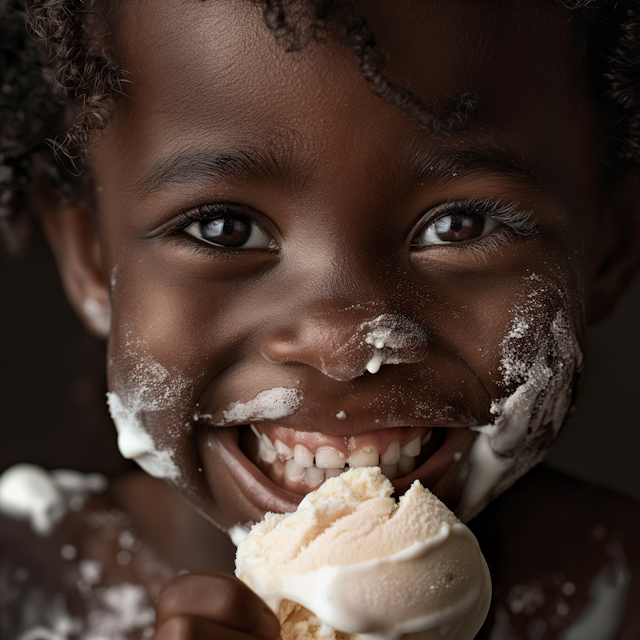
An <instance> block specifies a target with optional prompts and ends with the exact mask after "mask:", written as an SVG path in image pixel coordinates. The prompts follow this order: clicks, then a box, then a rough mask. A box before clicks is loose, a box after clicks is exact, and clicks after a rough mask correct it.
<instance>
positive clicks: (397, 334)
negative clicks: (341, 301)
mask: <svg viewBox="0 0 640 640" xmlns="http://www.w3.org/2000/svg"><path fill="white" fill-rule="evenodd" d="M356 306H358V305H356ZM429 342H430V341H429V336H428V332H427V330H426V328H425V327H423V326H422V325H420V324H419V323H417V322H416V321H415V320H413V319H411V318H409V317H408V316H406V315H404V314H401V313H395V312H384V313H379V314H378V315H376V314H375V313H363V312H362V311H361V310H359V309H357V308H354V307H351V308H347V309H341V310H338V309H336V310H334V311H328V310H326V311H324V312H318V313H315V314H310V315H308V316H307V317H306V318H299V320H298V322H297V324H296V326H294V327H289V328H286V329H280V330H278V331H275V332H274V333H272V334H271V335H270V336H269V337H268V338H267V339H266V340H265V342H264V343H263V345H262V355H263V356H264V357H265V358H266V359H267V360H269V361H270V362H274V363H278V364H304V365H308V366H311V367H314V368H316V369H318V370H319V371H322V373H324V374H325V375H327V376H329V377H331V378H333V379H335V380H340V381H348V380H353V379H355V378H358V377H360V376H361V375H363V374H364V373H365V372H367V371H368V372H369V373H370V374H374V373H377V372H378V370H379V369H380V367H381V366H383V365H390V364H401V363H415V362H420V361H421V360H423V359H424V358H425V357H426V356H427V352H428V349H429Z"/></svg>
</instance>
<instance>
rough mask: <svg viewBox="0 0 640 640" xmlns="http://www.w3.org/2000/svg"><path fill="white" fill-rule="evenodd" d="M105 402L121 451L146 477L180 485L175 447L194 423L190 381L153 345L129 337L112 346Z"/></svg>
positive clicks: (116, 338) (115, 339)
mask: <svg viewBox="0 0 640 640" xmlns="http://www.w3.org/2000/svg"><path fill="white" fill-rule="evenodd" d="M108 373H109V388H110V391H109V393H108V394H107V402H108V405H109V411H110V413H111V417H112V418H113V421H114V424H115V425H116V429H117V431H118V448H119V449H120V452H121V453H122V455H123V456H124V457H125V458H129V459H132V460H135V461H136V462H137V463H138V464H139V465H140V466H141V467H142V468H143V469H144V470H145V471H147V473H149V474H150V475H152V476H154V477H157V478H164V479H167V480H169V481H172V482H174V483H178V482H179V481H180V480H181V473H180V467H179V464H178V461H177V459H176V446H175V445H176V444H177V443H178V442H179V441H180V440H181V439H182V436H183V434H184V432H185V431H189V430H190V428H191V427H190V421H189V420H188V419H187V416H185V415H184V414H185V408H186V407H188V406H189V398H190V395H191V387H192V385H191V381H190V380H189V378H187V377H186V376H185V375H184V374H182V373H181V372H180V371H178V370H176V369H171V368H168V367H166V366H164V365H163V364H161V363H160V362H159V361H157V360H156V359H155V358H154V357H153V356H152V355H151V351H150V348H149V345H148V344H147V343H146V342H145V341H144V340H143V339H141V338H134V337H133V334H132V333H130V332H126V331H125V332H124V335H121V334H117V335H115V336H114V337H113V339H112V340H111V341H110V346H109V371H108Z"/></svg>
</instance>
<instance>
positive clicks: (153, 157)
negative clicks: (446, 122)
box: [98, 0, 591, 179]
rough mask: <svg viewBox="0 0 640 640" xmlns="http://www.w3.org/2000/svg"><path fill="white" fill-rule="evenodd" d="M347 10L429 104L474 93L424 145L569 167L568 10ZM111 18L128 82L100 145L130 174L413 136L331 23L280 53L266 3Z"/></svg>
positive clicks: (394, 75)
mask: <svg viewBox="0 0 640 640" xmlns="http://www.w3.org/2000/svg"><path fill="white" fill-rule="evenodd" d="M356 10H357V13H358V15H359V16H362V17H364V18H365V19H366V21H367V23H368V24H369V25H370V27H371V29H372V30H373V31H374V32H375V34H376V37H377V40H378V46H379V48H380V50H381V51H382V52H383V53H384V54H385V56H386V59H387V61H388V65H387V67H386V69H385V75H387V76H388V77H389V78H391V79H392V80H393V82H394V83H395V84H396V85H399V86H401V87H402V88H404V89H407V90H409V91H411V92H413V93H414V94H415V95H416V96H417V97H418V98H419V99H420V101H422V102H423V103H424V104H425V105H427V106H428V107H430V108H431V109H433V110H434V111H435V112H438V111H440V110H442V109H444V108H445V107H446V105H447V104H448V103H449V102H450V100H451V98H452V97H454V96H456V95H459V94H460V93H461V92H473V93H475V94H477V95H478V96H479V99H480V110H479V113H478V116H477V117H476V118H475V119H474V121H473V122H472V123H470V127H469V130H468V131H467V132H465V133H463V134H459V135H456V136H453V137H448V138H446V139H444V140H442V139H434V138H433V136H431V135H430V134H429V132H424V131H418V133H419V135H420V136H422V137H424V138H425V140H426V142H427V144H430V145H432V146H438V147H439V148H445V147H446V148H447V149H449V150H451V149H457V148H467V147H469V146H470V145H474V144H475V145H477V146H479V147H487V146H491V147H494V148H496V149H498V148H500V149H507V150H509V149H516V150H515V153H516V154H517V155H520V156H521V157H523V158H524V157H526V158H528V159H531V160H532V161H533V162H536V161H540V162H541V163H543V164H546V166H547V167H551V166H552V165H555V166H554V169H555V170H556V171H558V172H560V173H561V172H563V171H566V170H567V169H566V167H567V166H570V165H571V163H567V161H566V157H564V156H563V152H562V150H563V149H566V148H567V147H574V148H576V147H580V145H584V144H588V143H589V142H591V141H590V140H586V138H585V136H584V131H585V129H589V128H590V127H591V124H590V119H591V113H590V110H589V109H588V108H586V100H584V99H582V98H580V96H579V95H578V94H577V91H576V89H575V87H576V86H577V84H578V83H577V78H576V75H577V71H576V69H575V67H577V65H576V64H574V62H575V61H574V59H573V56H572V54H571V49H572V46H571V44H572V29H571V27H570V25H569V20H568V18H567V14H562V13H559V12H555V11H553V10H552V9H551V8H550V6H548V5H547V3H545V2H543V1H538V0H523V1H521V2H517V3H515V2H487V1H482V2H470V1H469V0H459V1H458V0H428V1H425V0H402V1H401V2H389V1H382V0H381V1H376V0H372V1H370V2H367V3H360V4H357V5H356ZM117 23H118V26H117V29H116V33H117V43H116V44H117V48H118V50H119V51H120V52H121V54H122V57H123V60H124V66H125V67H126V68H127V69H128V71H129V72H130V79H131V85H129V89H128V92H127V93H128V97H129V99H125V100H122V101H121V102H120V104H119V106H118V110H117V113H116V117H115V119H114V122H113V124H112V125H110V127H109V130H108V132H107V136H106V137H107V140H106V148H107V149H109V148H110V147H111V148H113V144H112V143H111V142H110V141H109V139H110V138H111V139H117V140H118V145H117V146H118V148H119V149H120V151H122V150H123V149H124V150H126V153H124V154H122V153H120V154H119V155H120V160H119V167H118V169H117V171H119V172H120V173H123V174H126V175H127V176H129V178H130V179H131V176H135V177H136V179H142V177H143V176H144V175H145V173H148V171H149V169H150V167H151V166H153V165H154V164H157V163H158V162H161V161H162V160H163V159H165V158H168V157H170V156H172V155H175V154H179V153H184V151H185V150H187V149H189V150H191V151H193V150H197V149H202V150H203V151H207V152H209V151H210V150H211V148H212V147H214V148H216V149H225V148H231V147H237V146H242V145H245V146H246V145H249V144H251V145H253V146H256V145H257V146H260V145H261V144H263V143H264V145H265V146H268V144H270V145H271V146H272V147H273V146H274V140H275V141H276V142H275V146H280V147H282V146H283V142H282V141H283V140H284V146H285V147H287V151H286V153H288V152H289V150H290V148H291V147H294V148H295V150H296V152H298V153H301V152H302V151H303V150H304V149H307V150H309V149H314V150H318V148H324V149H325V150H327V149H332V150H333V152H334V155H335V149H350V150H351V152H355V153H359V154H360V155H361V156H362V157H365V156H366V149H367V147H369V148H373V147H374V146H375V147H376V148H375V150H372V151H371V154H372V155H375V156H376V162H381V161H382V160H383V159H384V158H383V156H384V154H385V150H384V148H385V147H389V148H392V147H393V148H395V149H397V148H398V147H399V146H400V147H402V146H403V145H404V146H406V145H407V144H410V143H413V142H415V140H416V133H417V131H416V129H417V127H416V124H415V122H413V121H412V120H411V118H409V117H408V116H406V115H405V114H402V113H401V112H400V111H399V110H398V109H394V108H392V107H390V106H389V105H388V104H386V103H385V102H384V101H383V100H381V99H380V98H379V97H377V96H375V95H374V94H373V92H372V91H371V88H370V86H369V85H368V83H367V82H366V80H365V79H364V78H363V77H362V74H361V70H360V69H359V68H358V60H357V59H356V56H355V55H354V53H353V51H352V48H351V46H350V44H349V42H348V40H347V38H346V35H345V33H344V30H342V29H341V28H338V27H336V28H335V29H331V30H330V31H328V32H327V33H322V34H320V37H319V38H318V39H317V40H313V39H310V40H309V41H308V42H306V44H305V46H303V47H302V48H301V49H300V50H299V51H293V52H291V51H286V49H285V47H284V46H283V45H282V43H280V42H278V40H277V38H276V37H274V34H273V33H272V32H271V31H270V30H269V29H268V28H267V26H266V25H265V20H264V17H263V9H262V4H261V3H255V2H252V1H249V0H209V1H205V2H202V1H200V0H183V1H176V0H137V1H136V2H132V3H125V4H123V5H122V6H121V10H120V14H119V16H118V19H117ZM567 123H570V124H571V126H566V125H567ZM585 123H586V126H585ZM399 141H400V142H401V144H400V145H398V142H399ZM555 151H557V152H558V153H555ZM286 153H285V154H284V155H286ZM302 155H304V154H301V156H302ZM123 156H124V157H123ZM351 157H352V156H351ZM576 157H578V156H577V155H576ZM582 157H584V158H586V157H588V154H583V155H582ZM298 160H300V162H298V168H300V164H301V162H302V157H300V158H299V159H298ZM345 161H346V156H345ZM98 164H99V163H98ZM294 164H295V163H294ZM112 169H113V168H112ZM343 169H344V167H343V168H342V169H341V170H343Z"/></svg>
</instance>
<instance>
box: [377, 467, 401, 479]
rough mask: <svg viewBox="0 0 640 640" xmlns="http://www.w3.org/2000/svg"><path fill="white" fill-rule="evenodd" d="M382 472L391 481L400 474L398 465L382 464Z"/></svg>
mask: <svg viewBox="0 0 640 640" xmlns="http://www.w3.org/2000/svg"><path fill="white" fill-rule="evenodd" d="M380 470H381V471H382V473H383V474H384V475H385V476H387V478H389V480H393V479H394V478H395V477H396V475H397V473H398V465H397V464H381V465H380Z"/></svg>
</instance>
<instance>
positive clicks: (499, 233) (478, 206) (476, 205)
mask: <svg viewBox="0 0 640 640" xmlns="http://www.w3.org/2000/svg"><path fill="white" fill-rule="evenodd" d="M461 212H470V213H471V212H474V213H478V214H480V215H486V216H489V217H491V218H493V219H494V220H496V221H497V222H499V223H501V224H502V225H504V227H503V228H501V229H498V230H496V231H494V232H492V233H489V234H488V235H486V236H484V237H482V238H479V239H478V240H475V241H473V242H464V243H460V244H449V245H439V246H438V248H440V249H443V248H446V249H448V250H455V251H462V250H465V251H469V252H472V253H474V254H475V255H476V257H479V258H482V257H484V255H485V254H486V253H487V252H490V251H493V250H495V249H498V248H499V247H501V246H503V245H504V244H505V243H506V242H507V241H508V240H509V237H511V236H512V234H515V235H517V236H521V237H526V236H530V235H532V234H533V233H535V232H536V230H537V228H538V225H537V223H536V222H535V220H534V218H533V214H532V212H531V211H524V210H522V209H520V203H518V202H513V203H504V202H502V201H501V200H480V199H479V198H477V197H470V198H466V199H465V200H451V201H448V202H445V203H442V204H441V205H437V206H436V207H435V208H434V209H432V210H431V211H430V212H429V216H428V218H427V219H426V221H424V222H423V223H422V224H421V226H420V228H421V229H424V228H425V227H426V226H428V225H431V224H433V223H434V222H435V221H436V220H438V219H439V218H442V217H445V216H447V215H451V214H453V213H461ZM225 214H226V215H229V214H233V215H237V216H241V217H250V218H254V216H250V215H248V214H247V212H246V211H245V207H242V206H239V205H238V206H233V205H229V204H216V203H214V204H206V205H199V206H197V207H195V208H194V209H189V210H188V211H184V212H181V213H180V214H178V216H177V218H176V219H175V220H174V222H173V224H171V225H170V226H169V227H168V228H167V229H166V230H165V233H166V234H167V235H175V236H178V237H179V234H180V232H182V231H184V229H186V228H187V227H188V226H189V225H191V224H193V223H194V222H204V221H207V220H210V219H211V218H214V217H215V216H217V215H225ZM254 221H255V220H254ZM414 235H415V234H414ZM180 239H181V240H182V241H184V242H185V243H186V244H188V245H190V247H191V249H192V250H193V251H194V252H195V253H196V254H200V253H210V252H214V253H216V254H222V255H226V256H229V255H230V253H232V252H230V251H229V249H225V248H219V247H216V246H214V245H208V244H204V243H200V242H196V241H193V239H188V238H186V237H183V238H180ZM429 248H434V247H417V248H416V249H417V250H423V249H429Z"/></svg>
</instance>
